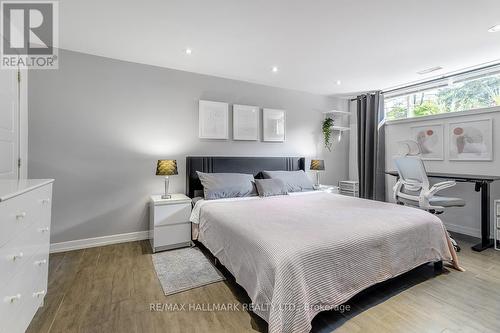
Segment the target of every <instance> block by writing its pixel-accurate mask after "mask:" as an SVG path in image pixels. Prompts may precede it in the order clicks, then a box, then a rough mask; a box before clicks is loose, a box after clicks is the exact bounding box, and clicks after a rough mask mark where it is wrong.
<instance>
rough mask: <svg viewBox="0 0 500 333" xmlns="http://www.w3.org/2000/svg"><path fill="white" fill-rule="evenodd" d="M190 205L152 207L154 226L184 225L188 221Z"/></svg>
mask: <svg viewBox="0 0 500 333" xmlns="http://www.w3.org/2000/svg"><path fill="white" fill-rule="evenodd" d="M190 214H191V204H190V203H184V204H175V205H158V206H155V207H154V225H155V227H156V226H163V225H169V224H178V223H185V222H188V221H189V215H190Z"/></svg>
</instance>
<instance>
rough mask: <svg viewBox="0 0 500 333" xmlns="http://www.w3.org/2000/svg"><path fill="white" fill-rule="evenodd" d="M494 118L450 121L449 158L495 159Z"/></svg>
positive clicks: (470, 159) (464, 159) (465, 159)
mask: <svg viewBox="0 0 500 333" xmlns="http://www.w3.org/2000/svg"><path fill="white" fill-rule="evenodd" d="M492 123H493V121H492V119H491V118H490V119H483V120H470V121H462V122H456V123H450V125H449V126H450V129H449V131H450V133H449V135H450V147H449V159H450V160H451V161H491V160H493V124H492Z"/></svg>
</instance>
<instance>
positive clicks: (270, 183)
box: [255, 179, 288, 197]
mask: <svg viewBox="0 0 500 333" xmlns="http://www.w3.org/2000/svg"><path fill="white" fill-rule="evenodd" d="M255 187H257V192H258V193H259V196H261V197H270V196H273V195H285V194H288V191H287V187H286V185H285V183H283V181H282V180H281V179H256V180H255Z"/></svg>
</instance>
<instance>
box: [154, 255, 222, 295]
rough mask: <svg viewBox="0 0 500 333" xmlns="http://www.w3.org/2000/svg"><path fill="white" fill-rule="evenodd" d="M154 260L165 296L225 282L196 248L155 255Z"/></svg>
mask: <svg viewBox="0 0 500 333" xmlns="http://www.w3.org/2000/svg"><path fill="white" fill-rule="evenodd" d="M152 259H153V265H154V267H155V270H156V275H157V276H158V279H159V280H160V283H161V286H162V288H163V292H164V293H165V295H172V294H176V293H180V292H182V291H186V290H189V289H194V288H198V287H201V286H205V285H207V284H210V283H214V282H219V281H222V280H225V278H224V276H223V275H222V274H221V272H219V270H217V268H215V267H214V266H213V265H212V263H211V262H210V261H209V260H208V259H207V258H206V257H205V255H204V254H203V253H202V252H201V251H200V250H199V249H198V248H196V247H188V248H183V249H178V250H171V251H165V252H159V253H155V254H153V255H152Z"/></svg>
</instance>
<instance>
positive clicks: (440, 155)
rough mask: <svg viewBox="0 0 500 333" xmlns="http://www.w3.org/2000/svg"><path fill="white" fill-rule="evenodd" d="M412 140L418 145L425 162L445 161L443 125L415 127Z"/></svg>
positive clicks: (412, 130) (412, 131) (412, 129)
mask: <svg viewBox="0 0 500 333" xmlns="http://www.w3.org/2000/svg"><path fill="white" fill-rule="evenodd" d="M411 138H412V140H414V141H415V142H417V143H418V145H419V147H420V153H421V157H422V159H423V160H434V161H443V160H444V132H443V125H442V124H435V125H426V126H414V127H412V128H411Z"/></svg>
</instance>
